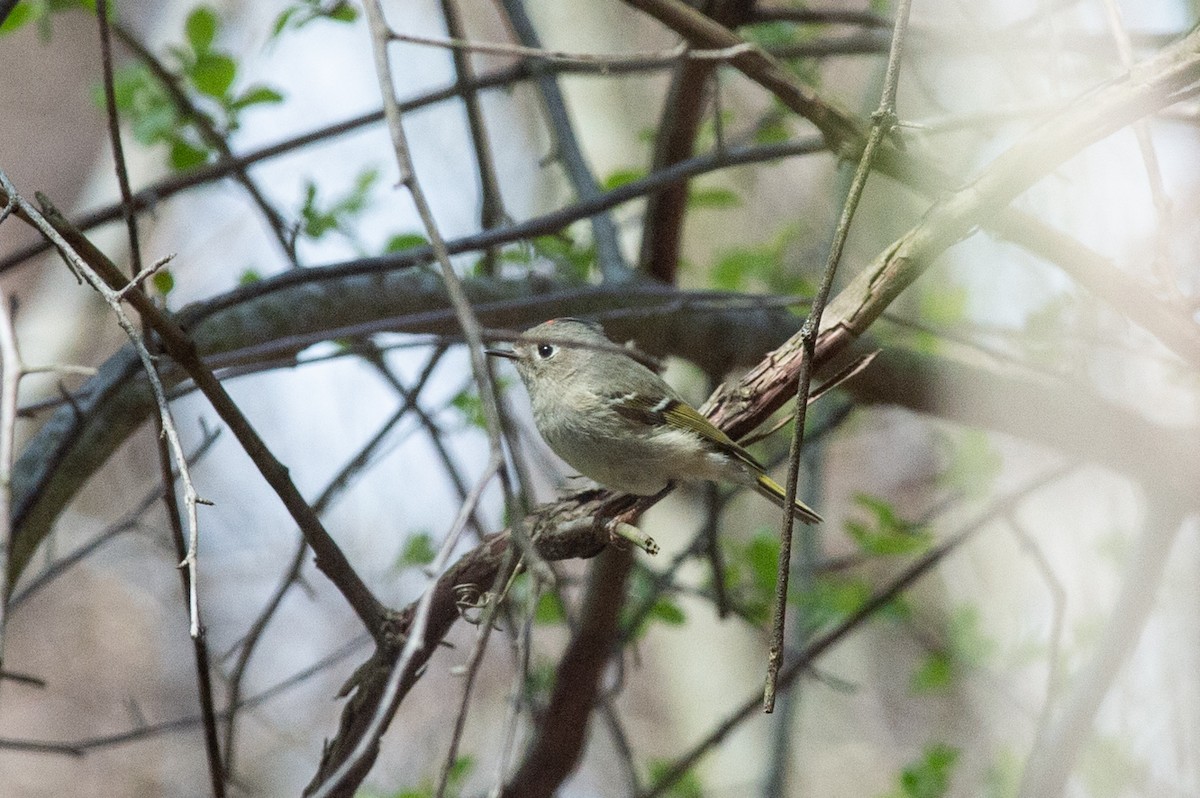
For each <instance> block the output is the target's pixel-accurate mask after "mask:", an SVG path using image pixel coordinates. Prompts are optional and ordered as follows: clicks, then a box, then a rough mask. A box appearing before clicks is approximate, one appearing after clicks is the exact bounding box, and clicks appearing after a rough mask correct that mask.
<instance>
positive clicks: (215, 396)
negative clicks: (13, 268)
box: [9, 199, 385, 633]
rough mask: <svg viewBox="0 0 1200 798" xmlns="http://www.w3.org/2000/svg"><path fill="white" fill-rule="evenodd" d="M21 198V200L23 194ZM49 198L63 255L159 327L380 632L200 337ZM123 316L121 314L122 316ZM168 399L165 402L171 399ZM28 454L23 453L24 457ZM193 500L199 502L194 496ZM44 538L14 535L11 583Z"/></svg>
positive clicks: (371, 607)
mask: <svg viewBox="0 0 1200 798" xmlns="http://www.w3.org/2000/svg"><path fill="white" fill-rule="evenodd" d="M18 203H19V204H20V200H19V199H18ZM45 204H46V205H47V206H48V207H47V212H46V217H47V221H49V223H50V225H52V226H53V230H52V231H50V232H52V233H54V235H55V236H57V237H60V238H58V240H57V242H56V245H57V246H58V247H59V248H60V251H61V252H62V254H63V256H64V257H65V258H67V259H68V261H69V262H74V263H75V265H76V268H80V267H83V268H86V269H87V272H86V273H87V274H89V276H90V275H91V274H93V273H94V274H95V275H96V279H97V280H102V281H103V282H102V283H99V284H97V286H96V287H97V289H98V290H99V289H107V290H108V291H110V292H113V293H115V292H118V291H120V292H122V295H123V296H124V298H125V299H126V300H127V301H128V302H129V303H130V304H132V305H133V307H134V308H135V309H136V310H137V311H138V313H139V314H140V315H141V317H142V319H143V321H144V322H145V323H147V324H148V325H149V326H150V327H152V328H153V329H154V331H155V332H156V333H157V334H158V337H159V341H160V343H161V345H162V348H163V350H164V351H166V352H167V354H169V355H170V356H171V358H172V359H173V360H174V361H175V363H176V364H177V365H178V366H179V367H180V368H181V369H183V370H184V372H186V373H187V375H188V376H189V377H191V379H192V380H193V381H194V382H195V383H196V386H197V387H198V388H199V389H200V391H201V392H202V393H203V394H204V395H205V397H206V398H207V399H208V400H209V402H210V403H211V405H212V407H213V409H214V410H215V411H216V413H217V415H218V416H220V417H221V420H222V421H224V422H225V423H226V424H227V425H228V426H229V428H230V430H231V431H232V432H233V434H234V436H235V437H236V438H237V439H238V442H239V443H241V444H242V448H243V449H244V450H245V451H246V453H247V455H249V456H250V458H251V460H253V461H254V464H255V466H256V467H257V468H258V469H259V471H260V473H262V475H263V477H264V478H265V479H266V481H267V484H269V485H270V486H271V487H272V489H274V490H275V492H276V494H277V495H278V496H279V498H280V500H281V501H282V502H283V504H284V506H285V507H286V508H287V510H288V512H289V513H290V514H291V516H292V518H293V520H295V521H296V523H297V524H298V525H299V526H300V530H301V532H302V533H303V534H304V537H305V539H306V540H307V541H308V544H309V545H310V546H312V548H313V551H314V552H315V553H316V555H317V566H318V567H319V568H321V570H322V571H324V572H325V574H326V575H327V576H328V577H329V578H330V579H331V581H333V583H334V584H335V585H336V586H337V587H338V589H339V590H340V591H341V592H342V595H343V596H345V597H346V600H347V601H348V602H349V604H350V605H351V607H353V608H354V610H355V612H356V613H357V614H358V616H359V618H360V619H361V620H362V621H363V623H364V625H366V627H367V629H368V630H370V631H372V633H379V632H380V630H381V629H382V626H383V618H384V614H385V613H384V608H383V607H382V605H380V604H379V602H377V601H376V600H375V597H374V596H372V595H371V592H370V591H369V590H368V589H367V587H366V585H365V584H364V583H363V582H362V580H361V578H359V576H358V574H357V573H355V571H354V569H353V568H351V566H350V563H349V562H348V561H347V560H346V557H345V555H344V554H342V551H341V549H340V548H339V547H338V545H337V543H335V542H334V540H333V538H332V537H330V535H329V533H328V532H327V531H326V530H325V528H324V526H323V525H322V524H321V521H320V519H319V518H317V516H316V514H315V513H314V512H313V510H312V508H311V507H309V506H308V504H307V503H306V502H305V501H304V497H303V496H302V495H301V494H300V491H299V490H298V489H297V488H296V486H295V483H293V482H292V480H291V477H290V476H289V475H288V471H287V468H285V467H284V465H283V464H282V463H280V462H279V460H277V459H276V458H275V456H274V455H273V454H272V453H271V452H270V450H269V449H268V448H267V447H266V444H265V443H264V442H263V440H262V438H260V437H259V435H258V433H257V432H256V431H255V430H254V428H253V427H252V426H251V425H250V422H249V421H248V420H247V419H246V417H245V415H243V414H242V412H241V410H240V409H239V408H238V406H237V404H236V403H235V402H234V401H233V399H232V398H231V397H230V396H229V394H228V393H227V392H226V391H225V388H224V386H222V385H221V383H220V382H219V381H218V380H217V378H216V377H215V376H214V375H213V372H212V370H211V369H210V368H209V367H208V366H207V365H205V364H204V362H203V361H202V360H201V358H200V356H199V354H198V353H197V350H196V346H195V342H194V341H193V340H192V338H191V337H190V336H189V334H188V333H187V332H185V331H184V329H183V328H182V327H180V326H179V324H178V323H177V322H176V321H175V320H174V319H172V318H170V317H168V316H167V315H166V314H165V313H164V312H163V311H162V310H160V309H159V308H158V306H157V305H155V304H154V303H153V302H152V301H151V300H150V298H149V297H147V296H146V294H144V293H143V292H142V291H141V290H140V289H139V288H133V289H132V290H126V289H127V287H128V286H129V285H130V284H129V283H128V281H127V280H126V278H125V277H124V276H123V275H122V274H121V272H120V270H118V269H117V267H116V266H115V265H113V263H112V262H111V261H110V260H109V259H108V258H107V257H106V256H105V255H104V253H102V252H101V251H100V250H99V249H97V248H96V247H95V246H93V245H92V243H91V242H90V241H88V240H87V238H85V237H84V236H82V235H81V234H80V233H79V232H78V231H77V230H75V229H74V228H73V227H71V225H70V224H69V223H68V222H67V221H66V219H64V218H63V217H62V216H61V215H60V214H58V213H57V211H56V210H54V209H53V207H49V204H48V202H47V203H45ZM31 210H32V208H30V207H28V206H26V207H25V211H26V213H27V214H28V212H29V211H31ZM118 309H119V306H118ZM120 317H121V316H118V318H120ZM147 357H148V355H147ZM145 371H146V375H147V376H148V377H149V378H150V380H151V384H152V385H154V384H155V382H156V381H157V371H156V370H155V369H154V368H153V366H152V365H147V366H146V369H145ZM160 387H161V386H160ZM156 393H157V391H156ZM163 401H164V402H165V399H164V400H163ZM70 412H71V413H73V412H74V411H73V410H70ZM166 412H167V411H166V410H163V413H164V415H165V414H166ZM164 422H166V419H165V418H164ZM172 448H173V449H175V448H177V446H176V444H175V443H173V444H172ZM27 453H28V450H27ZM180 456H182V453H180ZM24 459H25V458H24V457H22V460H23V461H24ZM185 469H186V463H185V464H183V465H181V466H180V470H181V472H184V471H185ZM26 498H28V499H32V498H34V497H31V496H27V497H26ZM189 500H191V501H193V503H194V499H189ZM17 513H18V517H20V514H21V513H22V511H21V510H20V509H18V510H17ZM192 513H194V511H191V512H190V513H189V515H191V514H192ZM47 520H48V519H47ZM45 531H46V530H41V535H42V536H44V534H45ZM40 540H41V536H36V537H33V538H30V537H28V536H25V535H24V534H22V537H21V538H20V539H19V540H18V539H14V545H13V555H14V557H13V562H12V563H10V568H9V571H10V585H11V584H12V582H13V581H15V580H13V579H12V576H13V575H17V574H19V573H20V571H21V568H23V567H24V564H25V562H26V561H27V560H28V557H29V556H30V555H31V554H32V551H33V548H34V547H36V546H37V544H38V543H39V542H40Z"/></svg>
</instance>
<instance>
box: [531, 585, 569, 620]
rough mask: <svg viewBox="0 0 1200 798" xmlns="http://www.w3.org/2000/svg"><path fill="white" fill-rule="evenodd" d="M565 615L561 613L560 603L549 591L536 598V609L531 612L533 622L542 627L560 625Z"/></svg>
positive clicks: (561, 606)
mask: <svg viewBox="0 0 1200 798" xmlns="http://www.w3.org/2000/svg"><path fill="white" fill-rule="evenodd" d="M566 618H567V615H566V613H565V612H563V605H562V601H560V600H559V598H558V596H557V595H556V594H554V593H552V592H550V591H546V592H545V593H542V595H540V596H538V603H537V607H535V608H534V610H533V622H534V623H537V624H542V625H551V624H560V623H562V622H563V621H565V620H566Z"/></svg>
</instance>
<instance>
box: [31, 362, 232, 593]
mask: <svg viewBox="0 0 1200 798" xmlns="http://www.w3.org/2000/svg"><path fill="white" fill-rule="evenodd" d="M26 373H28V369H27V370H26ZM219 435H220V433H219V432H218V431H216V430H213V431H208V430H206V431H205V433H204V439H203V440H202V441H200V445H199V446H197V447H196V448H195V450H193V451H192V453H191V454H189V455H188V463H189V464H191V465H195V464H196V463H197V462H199V461H200V458H202V457H204V455H206V454H207V453H208V450H209V449H210V448H211V447H212V445H213V444H214V443H216V442H217V438H218V437H219ZM178 477H179V474H178V472H175V471H172V472H171V480H172V482H174V480H175V479H177V478H178ZM163 492H164V491H163V486H162V485H161V484H159V485H158V487H157V488H153V489H151V490H149V491H147V492H146V494H145V495H144V496H143V497H142V498H141V499H140V500H139V501H138V503H137V504H135V505H134V506H133V509H132V510H130V511H129V512H128V513H126V514H125V517H124V518H121V519H120V520H118V521H115V522H114V523H112V524H109V525H108V526H107V527H105V528H104V529H102V530H101V531H100V532H99V534H97V535H96V536H95V537H94V538H92V539H91V540H90V541H88V542H87V543H84V544H82V545H81V546H80V547H79V548H77V549H75V550H74V551H72V552H71V553H70V554H67V555H64V556H62V557H60V558H58V559H56V560H54V561H53V562H51V563H50V564H49V565H47V566H46V567H45V569H44V570H43V571H42V572H41V573H39V574H38V575H37V576H35V577H33V578H32V579H29V580H28V581H27V582H26V583H25V586H24V587H22V588H21V590H20V591H18V592H16V593H13V597H12V600H11V601H10V602H9V604H8V606H9V608H10V609H14V608H16V607H19V606H20V605H21V604H23V603H24V602H25V601H27V600H28V599H29V597H30V596H33V595H35V594H36V593H37V592H38V591H39V590H42V589H44V588H45V587H46V586H47V585H49V584H50V583H51V582H53V581H54V580H55V579H57V578H58V577H60V576H62V575H63V574H64V573H66V571H67V569H69V568H70V567H71V566H73V565H75V564H76V563H78V562H82V561H83V560H84V559H85V558H86V557H88V555H90V554H92V552H94V551H96V550H97V549H99V548H100V547H101V546H103V545H104V544H105V543H107V542H109V541H110V540H112V539H113V538H115V537H117V536H118V535H120V534H122V533H124V532H128V531H130V530H132V529H135V528H137V527H138V525H139V524H140V519H141V517H142V515H144V514H145V513H146V511H147V510H149V509H150V507H151V506H152V505H153V504H155V503H156V502H160V501H162V497H163Z"/></svg>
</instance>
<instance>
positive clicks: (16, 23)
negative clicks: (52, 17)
mask: <svg viewBox="0 0 1200 798" xmlns="http://www.w3.org/2000/svg"><path fill="white" fill-rule="evenodd" d="M33 18H34V11H33V3H30V2H25V3H17V5H16V7H14V8H13V10H12V11H10V12H9V13H8V17H7V18H6V19H5V20H4V24H2V25H0V36H2V35H4V34H6V33H12V32H13V31H15V30H17V29H19V28H21V27H22V26H24V25H25V24H26V23H28V22H30V21H32V20H33Z"/></svg>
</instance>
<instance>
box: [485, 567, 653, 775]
mask: <svg viewBox="0 0 1200 798" xmlns="http://www.w3.org/2000/svg"><path fill="white" fill-rule="evenodd" d="M632 565H633V555H632V554H631V553H630V552H629V551H628V550H624V549H616V548H611V547H610V548H609V549H608V550H607V551H605V552H604V553H603V554H601V555H600V556H599V557H597V558H596V562H595V563H593V564H592V568H591V574H590V575H589V576H588V587H587V593H586V595H585V598H584V602H583V608H582V611H581V612H580V618H581V623H580V625H579V628H578V629H576V630H575V634H574V635H573V636H572V638H571V643H570V645H568V646H567V650H566V652H565V653H564V654H563V657H562V659H561V660H559V663H558V669H557V671H556V673H555V680H554V691H553V693H551V695H550V701H549V702H548V703H547V705H546V709H545V711H544V712H542V713H541V714H540V715H539V717H538V719H537V728H536V730H535V731H534V737H533V740H532V742H531V743H530V745H529V749H528V750H527V751H526V753H525V759H524V761H523V762H522V763H521V766H520V767H519V768H517V772H516V773H515V774H513V777H512V779H511V780H510V781H509V782H508V784H507V785H506V786H505V788H504V792H503V793H501V795H502V796H504V798H541V796H546V798H549V796H552V795H554V794H555V792H556V791H557V790H558V788H559V786H561V784H562V782H563V781H564V780H565V779H566V778H567V776H569V775H571V772H572V771H574V770H575V768H576V766H577V765H578V764H579V758H580V757H581V756H582V755H583V748H584V744H585V743H586V741H587V731H588V726H589V725H590V724H589V721H590V719H591V715H592V711H593V710H594V709H595V708H596V704H597V701H598V698H599V693H600V679H601V677H602V676H603V675H604V671H605V669H606V668H607V667H608V663H609V659H610V657H611V656H612V652H613V648H614V646H615V644H616V641H617V638H618V637H619V635H618V628H617V617H618V615H619V614H620V611H621V607H622V606H623V605H624V603H625V584H626V582H627V581H628V577H629V571H630V568H631V567H632Z"/></svg>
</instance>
